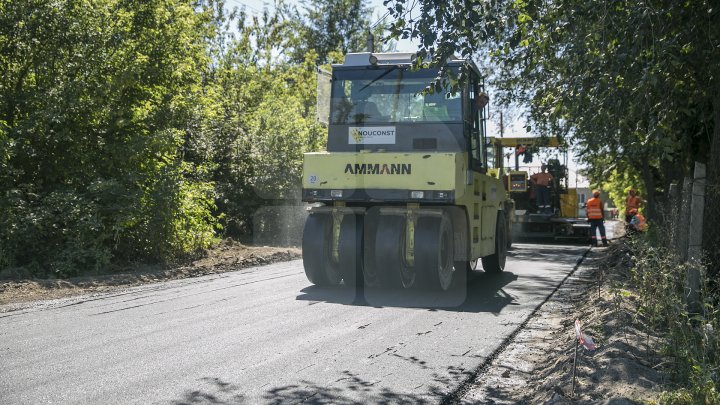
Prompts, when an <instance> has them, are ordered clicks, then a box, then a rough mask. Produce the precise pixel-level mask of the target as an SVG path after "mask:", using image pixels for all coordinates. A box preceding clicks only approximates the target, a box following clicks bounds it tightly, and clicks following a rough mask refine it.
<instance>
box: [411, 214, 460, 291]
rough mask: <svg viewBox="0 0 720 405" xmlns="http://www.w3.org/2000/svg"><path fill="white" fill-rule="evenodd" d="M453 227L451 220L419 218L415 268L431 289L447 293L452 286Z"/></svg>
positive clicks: (416, 232)
mask: <svg viewBox="0 0 720 405" xmlns="http://www.w3.org/2000/svg"><path fill="white" fill-rule="evenodd" d="M453 243H454V240H453V227H452V221H451V220H450V218H449V217H448V216H447V215H446V214H445V213H443V214H442V216H440V217H431V216H428V217H420V218H418V222H417V226H416V227H415V266H416V268H417V269H418V273H419V274H422V275H423V278H424V279H425V284H426V285H427V286H428V287H430V288H431V289H438V290H441V291H447V290H449V289H450V288H451V286H452V284H453V276H454V274H453V273H455V272H454V269H453V264H454V262H453V257H454V252H455V250H454V244H453Z"/></svg>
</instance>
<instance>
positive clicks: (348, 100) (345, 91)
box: [330, 67, 462, 124]
mask: <svg viewBox="0 0 720 405" xmlns="http://www.w3.org/2000/svg"><path fill="white" fill-rule="evenodd" d="M436 75H437V71H434V70H427V69H426V70H419V71H411V70H409V69H403V68H398V67H389V68H387V69H362V70H337V71H335V72H334V75H333V89H332V99H331V105H330V108H331V116H330V122H331V123H332V124H365V123H386V122H435V123H437V122H461V120H462V109H461V108H462V103H461V98H460V92H459V91H458V92H454V93H453V92H450V91H440V92H436V93H433V94H424V93H423V90H425V88H426V87H427V86H428V85H429V84H430V83H432V81H433V80H434V79H435V77H436Z"/></svg>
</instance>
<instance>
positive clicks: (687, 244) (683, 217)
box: [655, 163, 720, 310]
mask: <svg viewBox="0 0 720 405" xmlns="http://www.w3.org/2000/svg"><path fill="white" fill-rule="evenodd" d="M664 201H665V203H664V204H661V205H659V206H658V218H657V221H655V223H656V225H657V226H658V229H657V231H658V232H656V235H657V237H658V239H659V240H660V241H661V242H662V243H664V244H665V245H666V247H667V248H669V249H670V251H672V252H674V253H675V254H674V255H673V257H675V260H677V264H678V265H683V264H687V265H688V266H683V268H687V269H688V273H687V280H686V289H687V290H686V292H687V295H686V296H687V299H688V304H689V306H690V307H691V309H693V310H694V309H698V310H699V308H698V305H699V303H700V299H701V297H700V289H701V286H706V285H709V286H712V285H714V286H715V288H718V286H720V279H719V278H720V182H718V179H714V178H708V177H707V176H706V167H705V165H704V164H701V163H696V165H695V170H694V173H693V175H692V176H687V177H685V179H684V180H683V181H682V182H681V183H677V184H673V185H671V187H670V190H669V192H668V195H667V196H666V198H665V199H664Z"/></svg>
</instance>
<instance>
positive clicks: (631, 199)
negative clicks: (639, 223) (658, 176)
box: [625, 188, 642, 224]
mask: <svg viewBox="0 0 720 405" xmlns="http://www.w3.org/2000/svg"><path fill="white" fill-rule="evenodd" d="M628 193H629V194H630V195H629V196H628V197H627V198H626V199H625V222H626V223H628V224H629V223H630V221H631V220H632V217H633V216H632V214H630V210H632V209H634V210H635V212H636V213H637V211H638V210H639V209H640V205H642V200H641V199H640V196H638V195H637V191H635V189H634V188H631V189H630V191H628Z"/></svg>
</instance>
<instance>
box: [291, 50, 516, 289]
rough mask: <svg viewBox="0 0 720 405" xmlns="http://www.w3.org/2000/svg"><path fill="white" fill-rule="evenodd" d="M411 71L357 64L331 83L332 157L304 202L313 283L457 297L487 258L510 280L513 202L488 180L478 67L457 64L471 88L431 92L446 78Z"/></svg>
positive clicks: (385, 61)
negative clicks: (458, 286)
mask: <svg viewBox="0 0 720 405" xmlns="http://www.w3.org/2000/svg"><path fill="white" fill-rule="evenodd" d="M413 62H414V55H413V54H407V53H389V54H371V53H355V54H348V55H347V56H346V58H345V63H343V64H341V65H334V66H333V70H332V73H331V75H330V76H329V77H328V78H327V79H325V84H328V85H329V86H330V91H328V92H327V93H329V95H330V97H329V101H330V102H329V109H328V111H329V114H328V120H327V122H328V142H327V151H325V152H315V153H307V154H305V157H304V163H303V185H302V187H303V189H302V196H303V201H306V202H309V203H313V204H312V208H311V209H310V213H309V216H308V219H307V222H306V225H305V229H304V232H303V246H302V247H303V264H304V267H305V273H306V275H307V277H308V279H309V280H310V281H311V282H312V283H314V284H319V285H337V284H340V283H341V282H342V281H343V280H344V284H347V285H352V284H355V283H358V282H362V283H363V284H364V285H366V286H373V285H379V284H384V285H393V286H398V287H402V288H411V287H414V286H416V285H426V286H429V287H432V288H439V289H441V290H447V289H449V288H451V286H452V285H454V284H455V283H454V281H453V280H456V282H457V280H461V279H463V277H464V276H465V273H466V272H467V271H469V270H470V269H473V268H474V267H475V264H476V263H477V260H478V259H482V263H483V268H484V269H485V271H487V272H493V273H499V272H502V271H503V269H504V265H505V254H506V250H507V247H508V246H509V239H508V234H509V232H508V229H509V226H510V223H509V217H508V215H507V211H508V210H507V209H506V207H507V204H508V201H509V200H508V197H507V194H506V192H505V189H504V187H503V185H502V183H501V181H500V180H498V179H497V178H496V177H494V176H491V175H489V174H488V166H487V150H486V138H485V137H486V135H485V116H486V113H487V102H488V97H487V95H486V94H485V92H484V91H483V86H482V79H481V77H480V75H479V72H478V70H477V67H476V66H475V65H474V64H473V63H472V62H469V61H465V60H451V61H448V64H447V69H448V70H449V77H450V78H464V79H463V80H462V81H461V82H459V83H460V84H458V85H457V86H456V87H455V88H454V89H453V88H451V86H449V85H448V86H444V87H443V86H438V88H437V89H435V91H433V92H428V91H426V89H427V88H428V86H430V85H431V84H432V83H433V81H434V80H435V78H436V77H437V76H438V70H437V69H414V68H413ZM321 84H322V83H321ZM319 94H322V92H319ZM320 109H321V108H320Z"/></svg>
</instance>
